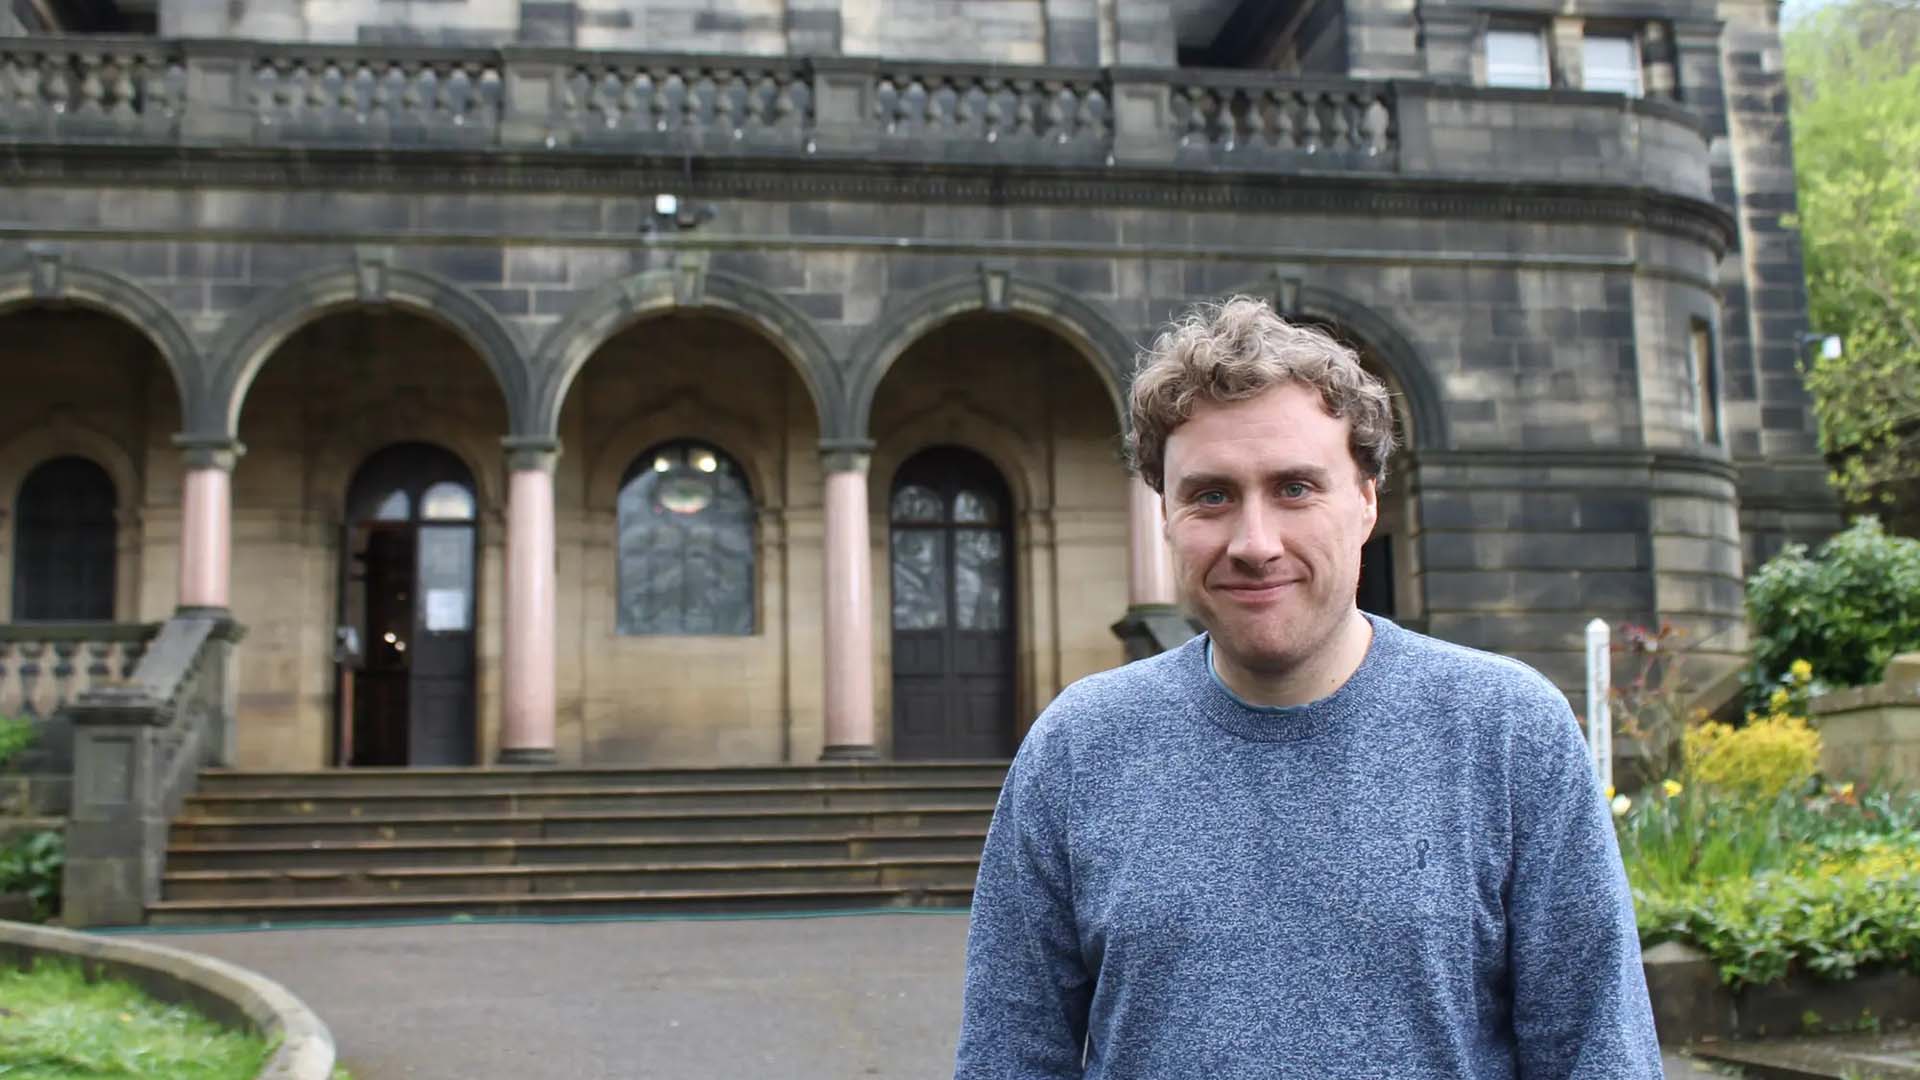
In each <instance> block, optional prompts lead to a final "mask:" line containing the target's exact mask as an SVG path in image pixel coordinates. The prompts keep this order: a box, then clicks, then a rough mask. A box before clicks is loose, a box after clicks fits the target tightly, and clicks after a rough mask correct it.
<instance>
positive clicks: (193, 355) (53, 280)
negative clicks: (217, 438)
mask: <svg viewBox="0 0 1920 1080" xmlns="http://www.w3.org/2000/svg"><path fill="white" fill-rule="evenodd" d="M32 306H49V307H60V306H75V307H82V308H88V309H91V310H94V311H98V312H100V313H102V314H104V315H107V316H110V317H112V318H115V319H118V320H120V321H122V322H124V323H126V324H127V325H129V326H131V327H132V328H133V329H134V330H135V331H137V332H138V333H139V334H140V335H141V336H142V337H144V338H146V340H147V341H148V342H149V343H151V344H152V345H153V347H154V350H155V351H156V352H158V353H159V354H160V359H161V361H162V362H164V363H165V364H166V367H167V371H168V373H169V374H171V375H172V376H173V386H174V390H175V392H176V394H177V395H178V400H179V404H180V415H181V416H182V417H183V418H188V417H191V416H192V415H193V414H194V412H195V410H196V408H198V407H199V401H200V399H201V398H203V397H204V394H203V393H202V388H203V386H204V384H205V373H204V370H203V369H204V367H205V361H204V360H203V358H202V356H201V353H200V349H199V346H197V345H196V344H195V343H194V340H193V337H192V336H191V335H189V334H188V333H187V330H186V327H184V326H182V325H181V324H180V320H178V319H176V318H175V317H174V315H173V312H172V311H171V310H169V309H168V308H167V306H166V305H165V304H163V303H161V302H160V300H159V299H158V298H156V297H155V296H154V295H153V294H152V293H150V292H148V291H147V290H146V289H144V288H142V287H140V285H139V284H137V283H135V282H134V281H132V280H131V279H129V278H125V277H122V276H120V275H119V274H115V273H113V272H111V271H107V270H100V269H97V268H94V267H90V266H87V265H85V264H84V263H73V262H70V261H68V260H67V259H65V258H64V257H61V256H55V255H40V254H35V255H30V256H29V257H28V258H27V259H25V260H23V261H19V262H15V263H13V264H12V265H9V266H5V267H0V318H5V317H6V315H7V314H9V313H11V312H13V311H16V310H19V309H21V308H25V307H32Z"/></svg>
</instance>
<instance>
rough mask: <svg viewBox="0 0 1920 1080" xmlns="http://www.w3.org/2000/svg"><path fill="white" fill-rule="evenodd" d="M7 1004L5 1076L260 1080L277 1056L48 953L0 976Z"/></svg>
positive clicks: (0, 1057) (3, 1014)
mask: <svg viewBox="0 0 1920 1080" xmlns="http://www.w3.org/2000/svg"><path fill="white" fill-rule="evenodd" d="M0 1002H4V1005H0V1076H7V1077H20V1078H21V1080H56V1078H58V1080H80V1078H88V1077H103V1078H104V1077H124V1076H164V1077H168V1078H169V1080H252V1078H253V1077H254V1076H256V1075H258V1074H259V1072H260V1067H261V1065H262V1064H263V1063H264V1062H265V1061H266V1058H267V1054H268V1050H269V1048H268V1046H267V1042H266V1040H265V1039H263V1038H261V1037H260V1036H259V1035H257V1034H253V1033H251V1032H241V1031H235V1030H233V1029H230V1028H224V1027H221V1026H220V1025H219V1024H216V1023H214V1022H213V1021H212V1020H209V1019H207V1018H206V1017H205V1016H202V1015H201V1014H200V1013H198V1012H196V1011H195V1010H193V1009H191V1008H188V1007H187V1006H184V1005H169V1004H165V1003H163V1002H160V1001H156V1000H155V999H153V998H151V997H148V996H147V995H146V994H145V993H142V992H141V991H140V989H139V988H138V987H135V986H134V985H133V984H131V983H128V982H124V981H121V980H117V979H89V978H88V977H87V973H86V971H85V969H84V968H83V967H82V965H81V964H80V963H79V962H78V961H74V960H64V959H55V958H49V957H41V958H39V959H37V960H36V961H35V962H34V963H33V964H32V966H31V967H29V968H25V969H20V968H15V969H9V970H4V971H0Z"/></svg>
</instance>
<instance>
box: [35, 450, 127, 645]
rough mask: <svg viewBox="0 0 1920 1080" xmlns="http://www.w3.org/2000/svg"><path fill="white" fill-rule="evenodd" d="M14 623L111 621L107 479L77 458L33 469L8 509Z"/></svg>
mask: <svg viewBox="0 0 1920 1080" xmlns="http://www.w3.org/2000/svg"><path fill="white" fill-rule="evenodd" d="M14 522H15V524H14V546H13V618H14V620H15V621H17V622H111V621H112V620H113V579H114V561H115V558H114V548H115V546H116V541H115V537H116V535H117V533H118V526H117V525H116V523H115V520H114V491H113V478H112V477H110V476H108V475H107V470H105V469H103V468H101V467H100V466H99V465H97V464H95V463H93V462H91V461H88V460H87V459H86V458H83V457H63V458H55V459H53V460H52V461H48V462H45V463H44V464H41V465H39V466H37V467H36V468H35V469H34V470H33V471H32V472H30V473H28V474H27V479H26V481H25V482H24V483H22V484H21V485H20V496H19V499H18V501H17V502H16V504H15V506H14Z"/></svg>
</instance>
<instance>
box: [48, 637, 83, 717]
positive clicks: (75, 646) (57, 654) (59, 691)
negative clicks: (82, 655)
mask: <svg viewBox="0 0 1920 1080" xmlns="http://www.w3.org/2000/svg"><path fill="white" fill-rule="evenodd" d="M79 648H80V645H79V643H78V642H74V641H56V642H54V643H53V709H52V711H53V712H58V711H60V710H61V709H64V708H66V705H67V701H68V700H69V699H70V697H71V694H72V690H73V674H74V669H73V654H74V653H75V652H76V651H78V650H79Z"/></svg>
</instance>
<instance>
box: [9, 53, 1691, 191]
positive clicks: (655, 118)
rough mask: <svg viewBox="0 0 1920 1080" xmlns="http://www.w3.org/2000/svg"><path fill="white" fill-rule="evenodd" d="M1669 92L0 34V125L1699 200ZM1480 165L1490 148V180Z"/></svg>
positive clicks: (172, 139) (1687, 134)
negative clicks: (1472, 184) (1416, 179)
mask: <svg viewBox="0 0 1920 1080" xmlns="http://www.w3.org/2000/svg"><path fill="white" fill-rule="evenodd" d="M1703 132H1704V128H1703V126H1702V122H1701V121H1700V119H1699V118H1698V117H1697V116H1696V115H1694V114H1693V113H1692V112H1691V111H1689V110H1688V109H1687V108H1685V107H1684V106H1682V105H1679V104H1675V103H1673V102H1667V101H1653V100H1636V99H1628V98H1625V97H1622V96H1620V95H1616V94H1595V93H1581V92H1575V91H1566V90H1511V89H1499V90H1494V89H1487V88H1480V87H1472V86H1464V85H1459V84H1454V83H1437V82H1426V81H1394V82H1376V81H1368V80H1361V79H1339V78H1326V77H1296V76H1286V75H1278V74H1273V73H1268V72H1253V71H1211V70H1200V69H1191V68H1145V69H1121V68H1061V67H1052V66H1038V65H1035V66H1020V65H962V64H941V63H934V62H921V61H904V60H894V59H871V58H859V57H833V58H799V59H795V58H787V57H744V56H721V55H697V56H696V55H665V54H641V53H601V52H588V51H583V50H571V49H553V48H531V47H507V48H500V49H439V48H426V47H416V46H400V45H312V44H291V45H289V44H273V43H264V42H254V41H179V42H172V41H165V40H155V39H130V38H94V37H69V38H12V39H0V144H8V145H12V146H16V147H22V148H26V147H32V146H34V145H36V144H39V145H41V146H47V145H49V144H52V145H54V146H57V145H58V144H62V143H68V142H101V141H105V142H111V143H116V144H121V145H127V146H140V145H143V144H144V145H154V144H160V145H165V146H169V147H176V146H177V147H180V148H182V149H186V150H191V149H198V148H208V149H218V148H223V147H228V146H248V147H254V148H260V149H270V148H275V147H281V148H286V149H289V150H294V149H305V148H309V147H316V148H334V149H341V150H346V149H369V150H382V151H385V150H394V149H407V148H414V147H418V148H434V147H450V148H466V149H474V150H487V149H497V150H502V151H509V152H513V153H515V154H516V155H520V156H519V157H518V158H517V161H519V162H523V163H531V162H535V161H537V160H538V155H539V154H540V153H542V152H543V151H556V152H567V151H575V152H587V153H616V154H620V153H623V154H654V155H693V154H699V155H757V156H762V157H769V158H782V157H787V158H816V159H821V160H843V161H866V160H873V159H876V158H878V159H883V160H888V161H893V162H919V163H924V164H930V165H937V164H944V163H951V164H974V165H977V164H997V163H1009V164H1019V165H1021V166H1023V167H1028V168H1034V167H1047V166H1058V167H1068V168H1082V169H1084V168H1089V167H1094V168H1099V167H1109V166H1120V167H1138V166H1144V167H1149V168H1175V169H1190V170H1192V169H1197V170H1206V171H1226V172H1246V173H1254V174H1259V173H1267V174H1286V173H1293V172H1301V171H1326V172H1364V173H1404V174H1411V175H1427V176H1434V177H1438V178H1453V177H1477V178H1479V179H1483V180H1521V181H1526V180H1549V181H1567V182H1579V183H1585V184H1593V183H1610V182H1617V183H1623V184H1627V185H1631V186H1636V187H1648V188H1651V189H1654V190H1663V191H1668V192H1673V193H1676V194H1680V195H1684V196H1688V197H1692V198H1696V199H1709V198H1710V197H1711V194H1712V191H1711V185H1710V184H1709V182H1708V176H1707V164H1706V163H1707V161H1708V155H1707V154H1706V139H1705V135H1704V133H1703ZM1489 160H1492V161H1497V162H1500V163H1501V169H1500V171H1499V172H1498V174H1497V175H1495V174H1490V173H1489V172H1488V169H1487V162H1488V161H1489Z"/></svg>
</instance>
